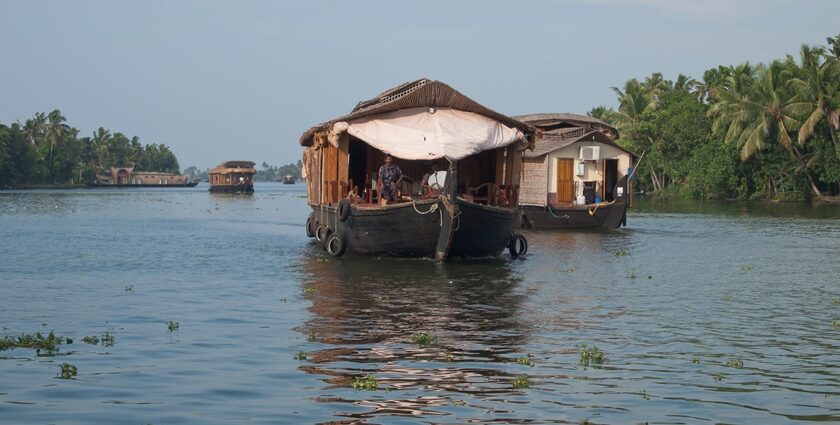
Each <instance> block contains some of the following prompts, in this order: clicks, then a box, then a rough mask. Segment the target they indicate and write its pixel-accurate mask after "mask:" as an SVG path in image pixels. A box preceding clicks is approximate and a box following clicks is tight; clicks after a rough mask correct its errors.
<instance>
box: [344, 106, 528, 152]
mask: <svg viewBox="0 0 840 425" xmlns="http://www.w3.org/2000/svg"><path fill="white" fill-rule="evenodd" d="M345 130H346V131H347V132H348V133H349V134H350V135H352V136H354V137H357V138H359V139H361V140H363V141H365V142H367V143H368V144H369V145H371V146H373V147H375V148H377V149H379V150H381V151H383V152H385V153H388V154H391V155H393V156H395V157H397V158H401V159H408V160H423V159H437V158H443V157H446V158H449V160H451V161H457V160H459V159H461V158H464V157H467V156H470V155H472V154H475V153H478V152H483V151H486V150H491V149H496V148H501V147H505V146H507V145H510V144H511V143H514V142H517V141H522V142H525V135H524V134H522V132H521V131H519V130H517V129H513V128H509V127H507V126H505V125H504V124H502V123H500V122H498V121H495V120H493V119H490V118H487V117H485V116H483V115H479V114H476V113H472V112H464V111H459V110H455V109H450V108H442V109H431V108H413V109H404V110H400V111H395V112H390V113H387V114H382V115H376V116H374V117H367V118H361V119H358V120H353V121H350V122H344V121H342V122H337V123H335V124H334V125H333V128H332V133H333V134H337V133H340V132H342V131H345Z"/></svg>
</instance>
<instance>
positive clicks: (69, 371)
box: [58, 363, 79, 379]
mask: <svg viewBox="0 0 840 425" xmlns="http://www.w3.org/2000/svg"><path fill="white" fill-rule="evenodd" d="M59 367H60V368H61V370H59V372H58V377H59V378H61V379H72V378H73V377H74V376H76V374H77V373H78V372H79V370H78V369H77V368H76V366H74V365H72V364H70V363H62V364H61V365H59Z"/></svg>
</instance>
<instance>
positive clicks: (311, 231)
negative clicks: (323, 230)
mask: <svg viewBox="0 0 840 425" xmlns="http://www.w3.org/2000/svg"><path fill="white" fill-rule="evenodd" d="M316 230H318V226H317V223H316V222H315V213H312V214H309V217H307V218H306V236H308V237H310V238H314V237H315V231H316Z"/></svg>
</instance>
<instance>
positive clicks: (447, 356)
mask: <svg viewBox="0 0 840 425" xmlns="http://www.w3.org/2000/svg"><path fill="white" fill-rule="evenodd" d="M317 250H318V249H317V248H313V250H312V252H310V253H309V254H312V255H305V256H304V257H302V258H301V260H300V261H301V263H300V267H299V270H300V272H301V273H302V274H303V276H304V278H303V284H302V285H303V288H302V291H303V297H304V298H306V299H307V300H309V301H310V302H311V306H310V307H308V310H309V311H310V313H311V318H310V319H308V320H306V321H305V323H303V324H302V325H301V326H300V327H298V328H297V329H296V330H297V331H298V332H300V333H301V334H303V335H306V337H307V338H308V340H309V344H310V345H312V346H313V347H315V348H316V349H315V350H313V351H309V352H308V353H307V354H306V355H307V358H306V360H307V362H306V363H305V364H303V365H301V366H300V367H299V368H298V369H299V370H300V371H302V372H305V373H307V374H313V375H318V376H320V378H319V379H320V380H321V381H323V382H324V387H323V388H322V391H338V390H340V389H341V388H352V387H355V384H354V383H355V382H357V380H358V379H359V378H361V377H365V376H368V375H373V376H375V378H376V385H377V387H378V388H379V389H388V390H391V391H390V392H389V393H388V394H389V395H388V396H385V397H384V398H383V397H382V396H381V394H382V393H381V392H379V393H364V392H354V393H353V394H357V395H358V396H359V397H361V398H362V400H358V399H350V398H343V397H327V398H320V399H318V401H321V402H329V403H351V404H355V405H358V406H364V407H366V408H367V410H366V411H363V412H358V411H357V412H355V413H353V412H335V413H334V414H335V415H338V416H346V417H356V418H367V417H372V416H375V415H377V414H385V415H417V414H424V415H426V414H432V415H436V414H447V413H445V412H443V411H439V410H436V407H441V408H443V407H444V406H451V405H452V402H453V400H451V399H450V398H449V396H452V395H453V394H455V395H457V394H461V396H464V395H465V394H472V395H475V396H483V395H488V396H490V395H494V394H511V393H512V392H513V391H514V390H512V389H511V386H510V381H511V380H513V379H514V378H515V376H516V374H512V373H511V372H510V371H508V370H507V369H506V368H505V367H503V366H500V365H502V364H504V363H508V362H513V361H515V359H516V358H517V357H521V356H522V355H523V354H521V351H520V350H521V348H522V346H523V345H524V344H525V343H526V342H527V339H528V338H529V335H530V334H531V333H532V330H531V327H532V326H533V324H530V323H526V322H525V321H523V320H522V319H521V317H522V314H520V312H519V310H520V309H521V308H522V305H523V303H524V301H525V298H526V294H525V293H524V292H523V291H522V289H521V279H520V278H519V277H518V275H517V272H516V266H517V264H516V263H517V261H509V260H503V259H487V260H471V261H457V260H456V261H452V262H449V263H446V264H442V263H439V262H435V261H433V260H428V259H395V258H376V257H366V256H358V257H356V258H353V259H352V260H349V259H348V260H343V259H333V258H330V257H328V256H326V254H322V253H318V252H317ZM429 390H434V391H444V392H445V394H443V395H441V396H431V397H430V396H428V395H426V394H427V393H428V391H429ZM396 391H399V393H397V392H396ZM365 394H375V395H371V396H370V397H375V398H374V399H368V400H365V399H364V398H365V397H366V395H365ZM396 394H400V395H399V396H398V395H396ZM345 395H346V394H345ZM414 396H416V397H414Z"/></svg>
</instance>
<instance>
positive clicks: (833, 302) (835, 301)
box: [831, 298, 840, 305]
mask: <svg viewBox="0 0 840 425" xmlns="http://www.w3.org/2000/svg"><path fill="white" fill-rule="evenodd" d="M831 303H832V304H834V305H837V304H840V300H838V299H837V298H834V299H832V300H831Z"/></svg>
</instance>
